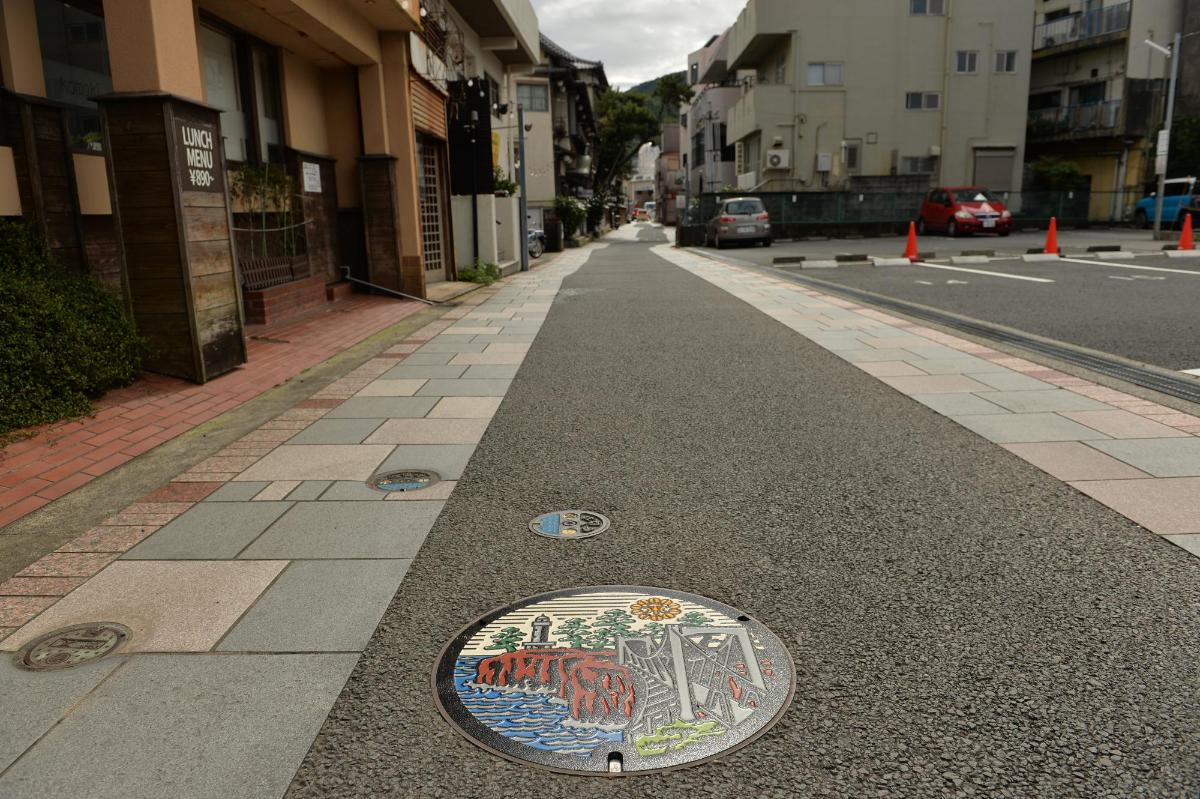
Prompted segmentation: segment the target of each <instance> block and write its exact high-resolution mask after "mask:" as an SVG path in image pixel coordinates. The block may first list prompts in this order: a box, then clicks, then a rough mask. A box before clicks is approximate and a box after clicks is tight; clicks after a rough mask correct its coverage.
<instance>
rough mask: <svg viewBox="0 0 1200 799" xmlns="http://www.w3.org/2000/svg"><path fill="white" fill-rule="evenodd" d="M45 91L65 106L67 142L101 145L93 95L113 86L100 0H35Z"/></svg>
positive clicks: (85, 147) (97, 147) (83, 147)
mask: <svg viewBox="0 0 1200 799" xmlns="http://www.w3.org/2000/svg"><path fill="white" fill-rule="evenodd" d="M35 9H36V12H37V26H38V43H39V44H40V45H41V50H42V70H43V72H44V73H45V77H46V97H47V98H49V99H51V100H54V101H56V102H60V103H63V104H64V105H66V106H67V130H68V132H69V133H70V136H71V146H72V147H74V148H76V149H80V150H90V151H100V150H102V149H103V146H102V144H101V139H100V111H99V109H98V108H97V107H96V103H95V102H94V101H93V100H92V99H91V98H93V97H96V96H97V95H101V94H107V93H108V92H111V91H112V73H111V71H110V69H109V63H108V44H107V41H106V39H105V35H104V17H103V16H102V10H101V7H100V3H99V2H94V3H93V2H89V1H88V0H72V2H69V3H68V2H63V0H36V4H35Z"/></svg>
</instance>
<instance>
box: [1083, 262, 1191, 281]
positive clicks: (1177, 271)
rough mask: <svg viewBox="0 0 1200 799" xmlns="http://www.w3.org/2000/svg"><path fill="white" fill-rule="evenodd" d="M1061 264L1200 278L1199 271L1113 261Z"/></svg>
mask: <svg viewBox="0 0 1200 799" xmlns="http://www.w3.org/2000/svg"><path fill="white" fill-rule="evenodd" d="M1061 260H1062V261H1063V262H1065V263H1068V264H1088V265H1090V266H1103V267H1107V268H1108V269H1144V270H1145V271H1147V272H1173V273H1175V274H1177V275H1195V276H1196V277H1200V271H1196V270H1192V269H1167V268H1166V267H1162V266H1137V265H1136V264H1118V263H1115V262H1113V261H1084V260H1082V259H1080V258H1063V259H1061Z"/></svg>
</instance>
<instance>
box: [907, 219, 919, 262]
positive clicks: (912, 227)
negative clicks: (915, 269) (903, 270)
mask: <svg viewBox="0 0 1200 799" xmlns="http://www.w3.org/2000/svg"><path fill="white" fill-rule="evenodd" d="M904 257H905V258H907V259H908V260H910V261H919V260H921V252H920V250H918V249H917V223H916V222H909V223H908V244H906V245H905V247H904Z"/></svg>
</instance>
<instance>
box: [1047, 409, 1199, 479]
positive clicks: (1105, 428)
mask: <svg viewBox="0 0 1200 799" xmlns="http://www.w3.org/2000/svg"><path fill="white" fill-rule="evenodd" d="M1060 415H1062V416H1065V417H1067V418H1068V419H1071V420H1072V421H1075V422H1079V423H1080V424H1083V425H1087V426H1088V427H1090V428H1092V429H1093V430H1099V431H1100V432H1101V433H1104V434H1105V435H1109V436H1112V437H1113V438H1180V437H1186V436H1187V433H1185V432H1183V431H1181V430H1176V429H1175V428H1173V427H1168V426H1166V425H1163V424H1159V423H1158V422H1155V421H1153V420H1151V419H1147V418H1146V417H1144V416H1139V415H1137V414H1136V413H1130V412H1129V411H1122V410H1112V411H1062V412H1060ZM1075 479H1088V478H1075Z"/></svg>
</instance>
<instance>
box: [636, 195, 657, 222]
mask: <svg viewBox="0 0 1200 799" xmlns="http://www.w3.org/2000/svg"><path fill="white" fill-rule="evenodd" d="M657 207H658V204H657V203H655V202H654V201H653V200H651V201H649V202H646V203H643V204H642V208H641V210H640V211H639V212H638V219H641V220H642V221H644V222H653V221H654V210H655V209H656V208H657Z"/></svg>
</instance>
